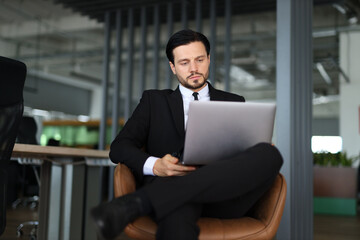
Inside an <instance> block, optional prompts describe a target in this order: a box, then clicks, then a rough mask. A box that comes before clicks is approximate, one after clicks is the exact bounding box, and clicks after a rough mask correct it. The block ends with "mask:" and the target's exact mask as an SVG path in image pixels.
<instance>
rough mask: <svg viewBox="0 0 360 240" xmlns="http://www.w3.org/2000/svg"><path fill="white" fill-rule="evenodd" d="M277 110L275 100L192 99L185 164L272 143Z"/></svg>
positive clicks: (195, 163)
mask: <svg viewBox="0 0 360 240" xmlns="http://www.w3.org/2000/svg"><path fill="white" fill-rule="evenodd" d="M275 109H276V105H275V104H274V103H242V102H218V101H209V102H200V101H194V102H191V103H190V106H189V118H188V122H187V127H186V135H185V146H184V152H183V155H182V157H181V161H182V164H186V165H204V164H208V163H210V162H212V161H216V160H221V159H224V158H227V157H231V156H232V155H234V154H236V153H237V152H239V151H242V150H245V149H246V148H248V147H251V146H253V145H255V144H257V143H259V142H268V143H270V142H271V139H272V134H273V128H274V119H275Z"/></svg>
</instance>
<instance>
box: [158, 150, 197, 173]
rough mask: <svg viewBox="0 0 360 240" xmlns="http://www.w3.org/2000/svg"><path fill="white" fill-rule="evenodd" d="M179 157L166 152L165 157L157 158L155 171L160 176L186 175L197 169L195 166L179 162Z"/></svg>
mask: <svg viewBox="0 0 360 240" xmlns="http://www.w3.org/2000/svg"><path fill="white" fill-rule="evenodd" d="M178 162H179V159H178V158H176V157H173V156H171V155H170V154H166V155H165V156H164V157H162V158H159V159H158V160H156V162H155V164H154V167H153V173H154V174H155V175H156V176H159V177H170V176H184V175H186V174H188V173H189V172H192V171H194V170H196V167H194V166H185V165H181V164H177V163H178Z"/></svg>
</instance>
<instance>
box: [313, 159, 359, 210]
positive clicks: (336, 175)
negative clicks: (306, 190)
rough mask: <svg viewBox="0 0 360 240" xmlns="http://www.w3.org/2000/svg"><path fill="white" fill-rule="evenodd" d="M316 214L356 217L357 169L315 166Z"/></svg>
mask: <svg viewBox="0 0 360 240" xmlns="http://www.w3.org/2000/svg"><path fill="white" fill-rule="evenodd" d="M313 169H314V212H315V213H321V214H336V215H352V216H355V215H356V194H357V169H356V168H352V167H324V166H314V168H313Z"/></svg>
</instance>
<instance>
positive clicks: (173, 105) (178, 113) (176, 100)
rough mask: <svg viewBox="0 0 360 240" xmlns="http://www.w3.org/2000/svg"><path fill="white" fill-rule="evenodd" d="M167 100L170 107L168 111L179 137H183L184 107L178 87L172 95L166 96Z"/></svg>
mask: <svg viewBox="0 0 360 240" xmlns="http://www.w3.org/2000/svg"><path fill="white" fill-rule="evenodd" d="M167 100H168V103H169V106H170V111H171V114H172V117H173V119H174V123H175V126H176V129H177V131H178V133H179V134H180V136H181V137H184V136H185V129H184V125H185V124H184V106H183V101H182V96H181V92H180V90H179V87H177V88H176V89H175V91H174V92H173V93H171V94H170V95H168V96H167Z"/></svg>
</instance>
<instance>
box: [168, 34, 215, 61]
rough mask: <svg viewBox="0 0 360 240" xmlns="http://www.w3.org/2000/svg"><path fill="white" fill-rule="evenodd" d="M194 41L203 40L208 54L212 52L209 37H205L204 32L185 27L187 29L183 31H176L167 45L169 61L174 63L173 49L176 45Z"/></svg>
mask: <svg viewBox="0 0 360 240" xmlns="http://www.w3.org/2000/svg"><path fill="white" fill-rule="evenodd" d="M192 42H202V43H203V44H204V46H205V49H206V52H207V55H209V54H210V42H209V40H208V39H207V37H205V35H204V34H202V33H199V32H195V31H193V30H190V29H185V30H181V31H178V32H176V33H174V34H173V35H172V36H171V37H170V39H169V41H168V43H167V45H166V56H167V58H168V59H169V61H170V62H171V63H172V64H174V54H173V50H174V49H175V48H176V47H179V46H182V45H187V44H189V43H192Z"/></svg>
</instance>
